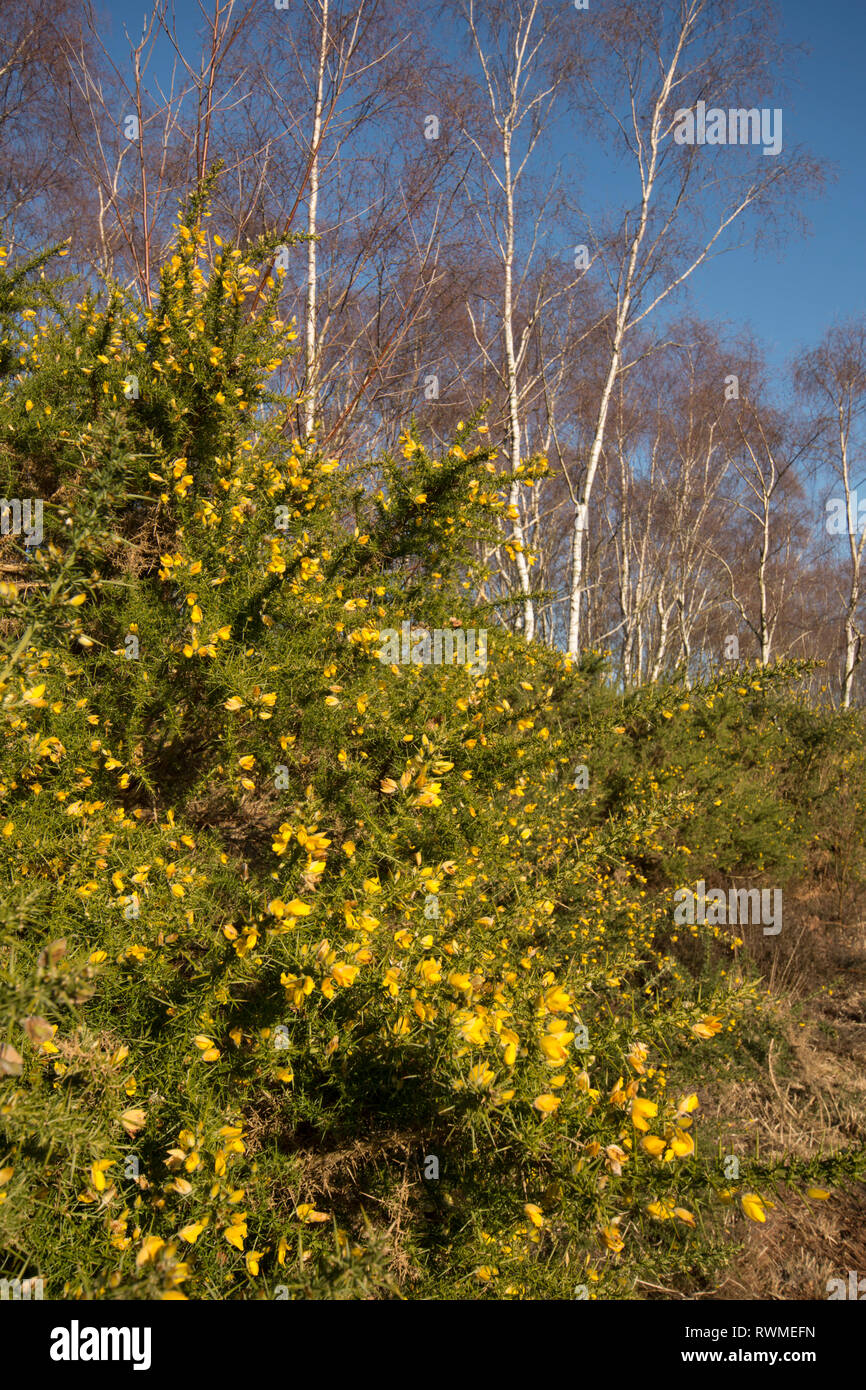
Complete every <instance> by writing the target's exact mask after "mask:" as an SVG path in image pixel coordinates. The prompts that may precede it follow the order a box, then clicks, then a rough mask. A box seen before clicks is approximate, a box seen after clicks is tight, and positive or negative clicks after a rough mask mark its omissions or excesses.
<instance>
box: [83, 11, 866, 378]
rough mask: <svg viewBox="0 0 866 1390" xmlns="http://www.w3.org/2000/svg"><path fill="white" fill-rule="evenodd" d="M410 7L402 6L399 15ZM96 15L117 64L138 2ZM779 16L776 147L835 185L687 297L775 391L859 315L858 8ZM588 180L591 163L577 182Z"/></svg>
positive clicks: (865, 184) (708, 273) (862, 21)
mask: <svg viewBox="0 0 866 1390" xmlns="http://www.w3.org/2000/svg"><path fill="white" fill-rule="evenodd" d="M419 2H420V3H423V0H407V13H411V8H412V5H413V4H417V3H419ZM646 2H647V3H651V0H646ZM260 3H261V4H262V5H263V6H265V5H266V4H267V0H260ZM593 3H597V4H603V3H604V0H593ZM176 4H177V13H178V18H179V28H180V31H181V34H182V35H185V36H189V37H192V35H193V32H194V30H195V28H196V21H197V20H198V18H199V9H198V3H197V0H176ZM100 8H101V9H102V12H103V13H106V14H107V15H108V17H109V24H108V26H107V29H108V31H109V32H108V33H107V34H106V37H107V38H108V42H109V46H110V48H111V49H112V50H113V52H114V53H115V54H116V55H118V56H119V54H120V53H121V52H122V51H123V50H124V44H123V38H122V31H123V25H124V23H125V24H126V25H127V26H128V28H129V29H130V32H131V33H133V32H135V31H136V30H137V29H138V25H139V24H140V22H141V18H142V16H143V14H144V11H145V9H146V8H148V7H147V5H146V0H139V4H138V5H137V6H136V7H135V8H133V7H132V6H131V5H130V4H129V0H102V4H101V7H100ZM781 8H782V21H783V36H784V38H785V39H786V40H787V42H788V43H789V44H793V45H796V46H798V47H802V48H804V49H805V50H806V51H805V52H803V53H798V54H797V55H796V58H795V62H794V64H793V67H792V69H791V70H790V71H789V72H788V73H787V74H786V85H787V86H788V88H789V91H788V93H787V94H786V96H785V98H784V101H783V103H782V104H783V109H784V141H785V147H786V148H789V147H790V146H793V145H800V144H802V145H806V146H808V147H809V148H810V149H811V151H812V152H813V153H814V154H816V155H817V156H818V157H819V158H821V159H822V160H825V161H827V162H828V163H829V164H830V165H832V166H834V167H835V175H836V178H835V181H834V180H833V179H831V180H830V181H828V184H827V186H826V188H825V191H824V193H823V194H821V195H818V196H816V197H812V198H810V200H809V201H808V202H807V203H806V204H805V205H804V206H803V208H802V212H803V214H804V215H805V217H806V218H807V219H808V221H809V222H811V224H812V232H811V235H809V236H806V237H803V236H801V235H799V234H794V235H791V236H789V238H788V239H787V240H786V241H785V243H784V244H783V245H782V246H781V248H778V249H775V248H771V249H768V250H765V251H763V252H762V253H761V254H760V255H758V256H756V255H755V253H754V251H753V250H752V249H751V248H750V247H748V246H745V247H742V248H737V249H734V250H732V251H731V252H729V253H727V254H724V255H722V256H720V257H719V258H717V259H716V260H714V261H712V262H711V263H708V264H706V265H705V266H703V267H702V268H701V269H700V271H699V272H697V273H696V275H695V277H694V278H693V280H692V282H691V286H690V290H689V296H688V307H689V308H690V309H691V310H692V312H694V313H696V314H698V315H699V316H701V317H706V318H709V319H712V320H717V321H719V322H723V323H727V324H729V325H730V328H731V331H732V332H733V333H736V332H738V331H739V330H740V329H742V328H744V327H748V328H750V329H751V330H753V331H754V333H755V334H756V336H757V337H758V338H759V339H760V340H761V341H762V342H763V343H764V346H765V349H766V351H767V354H768V357H769V360H770V363H771V365H772V366H773V368H774V370H775V371H776V372H777V373H778V376H779V384H780V387H782V382H783V379H784V375H785V367H786V363H787V362H788V360H789V359H790V357H791V356H792V355H793V354H794V353H796V352H797V351H798V350H799V349H800V348H802V347H806V346H810V345H811V344H813V343H815V342H816V341H817V340H818V339H819V338H820V337H821V335H822V334H823V333H824V331H825V329H826V328H827V327H828V326H829V324H830V323H831V322H832V321H833V320H834V319H838V318H844V317H846V316H848V315H853V314H862V313H863V312H864V311H866V254H864V228H866V157H864V156H866V77H864V73H863V62H864V58H866V9H864V7H862V6H861V4H859V3H858V0H820V3H816V0H781ZM767 104H768V105H776V104H779V103H778V102H777V101H774V100H768V102H767ZM595 172H596V169H595V160H594V159H593V160H592V161H590V162H589V163H588V165H587V166H586V173H587V174H588V175H589V176H590V178H592V176H593V174H594V173H595ZM610 172H611V171H610V169H609V168H608V175H607V177H608V178H610ZM616 182H618V180H616V179H615V178H614V183H616ZM575 240H576V241H578V240H580V238H578V237H576V238H575Z"/></svg>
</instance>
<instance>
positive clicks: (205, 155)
mask: <svg viewBox="0 0 866 1390" xmlns="http://www.w3.org/2000/svg"><path fill="white" fill-rule="evenodd" d="M137 22H138V21H137V19H136V23H137ZM792 73H793V68H792V66H791V55H790V54H789V53H788V52H787V50H786V47H785V45H784V44H783V42H782V41H781V39H780V37H779V34H778V26H777V23H776V18H775V17H774V12H773V10H772V8H768V7H767V6H766V5H764V4H757V3H755V4H746V5H741V4H739V3H735V0H682V2H681V3H680V0H676V3H674V0H663V3H660V4H656V5H652V6H646V5H643V4H641V3H638V0H614V2H613V3H610V4H605V5H599V6H597V7H590V8H589V9H586V10H578V9H576V8H575V7H573V6H570V5H567V4H564V3H561V0H519V3H516V4H514V3H512V4H505V3H503V2H502V0H485V3H483V4H477V3H475V0H447V2H446V3H444V4H442V5H433V4H429V5H428V4H425V3H416V4H415V5H414V6H410V7H408V8H406V7H405V6H403V5H400V4H397V3H395V0H305V2H302V0H290V3H287V4H286V5H283V4H282V3H265V0H255V3H240V2H239V0H208V3H207V4H206V5H204V6H203V7H202V10H201V12H199V11H198V9H196V10H195V11H194V12H193V10H192V8H191V9H190V11H189V12H188V13H187V12H185V11H183V12H181V13H180V15H179V16H178V15H177V14H176V13H175V11H174V10H173V9H172V7H171V6H169V5H168V3H167V0H158V3H156V4H155V5H154V6H153V7H152V8H151V9H150V10H149V11H148V13H147V15H146V16H145V21H144V28H143V30H142V31H139V30H138V29H130V30H129V32H128V33H126V34H124V33H123V32H122V31H121V26H120V24H119V22H118V21H117V20H116V19H115V20H113V21H112V22H111V23H107V22H106V16H105V15H102V14H100V12H99V11H98V10H97V9H96V8H95V7H92V6H90V5H81V4H78V3H73V0H58V3H57V4H55V5H53V6H51V7H46V6H44V5H42V4H41V3H40V2H39V0H7V3H6V4H5V5H4V24H3V33H2V35H0V170H2V173H0V219H2V220H0V228H2V233H3V237H2V240H3V242H4V244H5V246H6V247H7V249H8V251H9V254H10V257H11V259H12V260H13V261H14V260H15V259H16V258H20V257H21V256H24V255H26V254H27V253H28V252H31V251H33V250H35V249H37V248H39V247H42V246H44V245H46V244H48V243H57V242H63V243H64V244H65V245H66V248H67V251H68V257H67V264H68V265H69V267H70V274H71V275H73V276H74V277H76V278H77V280H78V281H79V282H80V284H81V292H82V294H84V293H86V292H87V291H88V290H89V289H90V288H92V287H93V286H94V285H96V284H104V283H105V282H106V281H108V282H113V283H115V284H117V285H119V286H121V287H124V288H126V289H128V290H130V291H131V292H133V293H134V294H135V295H136V296H140V298H141V301H142V302H143V303H144V305H146V306H148V307H152V306H153V305H154V304H155V303H156V301H157V298H158V291H159V284H158V268H159V266H160V264H161V263H162V261H163V258H164V254H165V250H166V247H167V246H168V245H169V244H170V242H171V238H172V236H173V231H174V226H175V219H176V215H177V208H178V204H179V201H182V200H184V199H186V198H187V197H188V196H189V194H190V192H191V191H193V190H194V189H195V188H196V187H198V186H200V185H201V182H202V180H203V179H204V178H205V176H206V175H208V174H209V173H210V172H212V171H213V170H215V169H218V170H219V174H218V178H217V180H216V183H215V185H214V217H215V219H216V222H215V224H216V223H218V224H219V226H220V227H221V228H222V229H228V230H229V233H230V235H231V237H233V239H234V247H235V249H236V250H237V251H238V255H239V256H240V253H241V252H242V251H244V252H245V251H246V249H247V248H248V247H249V245H250V244H251V243H255V244H260V243H261V242H262V241H264V243H265V244H266V245H267V246H268V247H269V253H270V261H269V263H267V264H265V265H264V267H263V269H262V271H261V278H260V280H259V282H258V283H257V284H255V285H252V286H249V287H248V288H247V289H246V290H241V291H239V293H240V294H241V299H240V300H239V302H240V303H241V304H244V305H245V312H252V310H253V309H254V308H255V307H256V306H257V305H258V303H259V301H260V299H261V297H262V295H264V294H267V293H270V289H271V286H272V284H273V283H275V280H274V275H275V273H276V274H277V276H279V274H283V275H284V278H283V280H282V293H281V298H280V309H281V312H282V313H284V315H285V317H286V318H287V319H290V318H292V317H293V316H294V317H295V318H296V319H297V332H298V352H297V354H296V355H295V356H294V357H293V358H290V359H288V360H286V361H285V362H284V363H283V364H282V365H281V366H280V367H279V368H277V367H275V368H274V384H275V388H276V389H277V390H279V392H280V393H281V394H288V395H289V396H290V397H291V399H292V402H293V404H292V406H291V408H290V410H289V411H288V412H287V415H286V422H285V429H286V432H287V433H288V434H291V435H292V437H295V438H297V439H299V440H300V441H302V442H303V443H304V444H306V445H309V444H311V443H312V442H314V443H315V447H316V448H317V449H319V450H321V451H322V452H323V453H324V454H326V455H327V456H328V457H333V458H336V459H338V460H349V459H357V458H359V457H375V456H377V455H378V454H381V453H382V452H397V451H398V448H399V443H398V441H399V438H400V435H401V432H402V430H403V429H404V428H405V426H406V425H407V423H409V422H410V421H411V420H412V419H413V417H414V420H415V424H416V427H417V430H418V432H419V437H423V438H426V439H428V440H431V439H432V441H433V443H434V446H435V447H438V446H439V445H441V444H443V443H444V442H446V441H447V442H450V441H452V440H453V439H454V436H455V432H456V431H457V429H458V427H459V425H460V423H461V422H463V421H465V420H466V419H467V418H468V417H470V416H471V415H472V414H473V412H474V411H475V410H476V408H477V407H478V405H479V404H480V403H481V402H488V410H487V422H488V427H489V432H490V437H491V439H492V440H493V441H494V442H495V444H496V445H497V447H498V449H499V454H498V461H497V468H498V469H499V470H500V474H499V482H500V485H501V487H502V488H503V489H504V491H505V492H506V494H507V497H508V504H509V505H508V511H507V514H506V516H505V517H504V519H503V523H502V526H501V528H500V532H499V534H498V536H495V537H493V538H492V539H490V540H489V542H481V541H480V540H479V547H480V548H481V549H482V558H483V560H484V561H485V562H486V567H487V571H488V577H487V579H486V580H485V581H484V582H483V584H482V585H481V588H480V591H479V597H481V598H482V599H484V600H485V601H487V602H490V601H495V602H496V603H497V607H496V613H497V615H498V620H499V621H501V622H502V623H503V624H505V625H507V626H509V627H510V628H511V629H512V630H514V631H521V632H522V633H523V634H524V635H525V636H526V637H528V638H533V639H535V640H536V641H538V642H542V643H545V644H549V645H551V646H558V647H561V648H565V649H567V650H568V651H569V652H570V653H572V654H576V653H577V652H578V651H580V650H584V649H595V650H604V651H610V652H611V653H612V654H613V659H614V662H615V664H616V666H617V669H618V673H619V677H620V679H621V681H622V682H623V684H625V685H633V684H638V683H641V682H646V681H650V682H653V681H657V680H659V679H661V678H662V677H663V676H669V675H671V674H673V673H675V672H679V673H680V674H682V675H684V676H685V678H686V679H688V680H693V679H695V678H697V677H698V676H699V675H700V674H701V673H703V672H705V671H706V670H707V669H708V668H713V667H715V666H718V665H719V663H721V662H723V661H725V660H731V661H737V660H740V661H752V660H757V661H759V662H760V663H761V664H762V665H764V666H767V665H769V664H771V663H772V662H773V661H774V660H776V659H778V658H781V657H787V656H795V657H806V658H816V659H818V660H820V661H822V662H823V663H825V665H824V666H823V667H822V668H820V669H819V670H817V671H816V673H815V676H814V683H815V684H814V693H815V694H816V695H819V696H823V697H824V698H827V699H832V700H833V701H836V702H838V703H841V704H842V705H849V704H851V703H860V702H861V700H862V692H863V684H862V673H861V672H860V669H859V668H860V666H861V662H862V654H863V652H862V646H863V630H864V629H863V619H864V604H863V597H862V592H861V590H862V575H861V571H862V561H863V549H864V538H866V528H864V526H863V525H862V524H861V522H860V519H859V516H858V499H857V495H856V491H857V485H858V482H860V481H861V480H860V478H859V474H858V472H857V469H858V459H859V454H860V451H861V449H862V424H863V418H864V406H866V322H864V320H863V319H862V318H861V319H852V320H851V321H849V322H847V323H843V324H835V325H830V324H828V328H827V332H826V335H825V336H824V338H823V340H822V341H821V342H820V343H818V344H816V345H815V346H814V347H813V348H812V350H811V351H808V352H803V353H802V354H801V355H800V356H799V358H798V359H797V360H796V361H793V362H792V363H791V365H790V370H789V371H788V372H787V373H786V375H785V379H784V380H780V379H779V378H778V375H774V373H773V371H772V370H771V368H770V366H769V364H768V362H767V361H766V359H765V357H764V355H763V353H762V348H761V345H760V344H759V343H757V342H755V341H753V340H752V339H751V338H749V337H748V336H745V335H740V336H731V335H730V334H729V333H726V332H724V331H723V330H722V329H721V328H720V327H719V326H718V325H715V324H713V323H708V322H704V321H701V320H700V319H699V318H697V317H695V316H694V314H693V313H692V312H686V308H687V306H686V305H685V304H684V301H683V295H684V294H685V292H687V291H688V290H690V289H692V288H693V287H694V289H696V290H698V291H699V287H700V282H701V276H702V274H703V271H704V269H705V266H706V264H707V262H708V261H709V260H710V259H711V258H713V257H715V256H716V255H718V254H719V253H720V252H722V251H724V250H726V249H728V248H730V247H731V246H733V245H734V244H742V243H743V242H744V240H746V239H747V238H750V237H751V238H753V239H754V240H755V241H756V243H757V241H759V240H760V238H761V237H766V236H767V235H768V234H769V233H772V234H773V235H774V236H775V235H785V234H788V235H790V234H800V233H801V232H802V226H801V221H802V208H803V206H804V203H806V202H807V201H808V197H809V196H810V194H812V193H813V192H815V191H817V190H819V189H820V186H821V183H822V180H823V178H824V170H823V169H822V167H821V166H820V164H819V162H818V161H817V160H816V159H815V158H814V157H813V156H812V155H811V154H810V153H809V152H808V151H807V150H804V149H802V148H792V147H790V146H789V145H788V144H787V143H785V142H784V141H783V146H782V148H781V149H780V150H779V151H778V152H777V153H770V154H767V153H765V151H764V149H763V148H762V147H761V146H760V145H759V144H755V143H752V144H745V143H741V144H737V145H720V146H719V147H713V146H711V145H699V144H684V143H679V142H678V140H677V139H675V138H674V132H675V131H676V130H677V129H678V126H681V124H682V122H678V121H677V112H682V111H683V110H687V109H691V108H693V107H695V106H696V105H697V103H698V102H699V101H700V102H703V103H704V104H705V106H706V107H707V108H712V107H718V108H721V109H722V110H724V109H727V108H735V109H737V110H739V111H743V112H745V111H748V110H755V111H756V112H757V111H759V110H764V109H766V108H768V107H771V108H774V109H775V108H780V109H784V85H783V84H784V80H785V79H787V78H789V77H790V76H791V75H792ZM745 125H746V123H745V122H743V127H744V128H745ZM740 139H741V140H742V139H743V135H742V131H741V134H740ZM602 169H603V170H606V173H604V174H603V175H600V174H599V170H602ZM221 242H222V239H221ZM220 244H221V243H220ZM226 249H228V250H230V249H231V247H230V246H229V247H227V248H226ZM756 251H757V246H756ZM5 346H6V349H7V350H8V351H14V350H15V346H14V344H7V345H5ZM23 365H24V361H23V360H22V366H23ZM130 389H134V387H131V388H130Z"/></svg>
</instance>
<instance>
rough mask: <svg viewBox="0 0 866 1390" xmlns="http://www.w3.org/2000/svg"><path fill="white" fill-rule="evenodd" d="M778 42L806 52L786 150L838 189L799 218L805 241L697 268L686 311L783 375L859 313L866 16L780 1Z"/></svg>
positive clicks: (865, 306)
mask: <svg viewBox="0 0 866 1390" xmlns="http://www.w3.org/2000/svg"><path fill="white" fill-rule="evenodd" d="M782 16H783V22H784V34H785V37H786V39H787V40H788V42H789V43H794V44H798V45H799V44H803V45H806V46H807V47H808V48H809V49H810V50H811V52H810V53H805V54H802V55H798V57H797V63H796V67H795V73H796V77H797V81H796V82H795V83H792V84H791V85H792V91H791V95H790V99H786V100H785V104H784V112H785V115H784V136H785V144H786V145H788V144H789V143H790V144H791V145H798V144H804V145H808V146H809V147H810V148H811V149H812V151H813V152H814V153H815V154H816V155H818V156H819V157H820V158H822V159H825V160H828V161H829V162H831V163H832V164H834V165H835V166H836V173H837V181H836V182H835V183H832V182H831V183H828V185H827V187H826V189H825V192H824V194H823V196H821V197H820V198H818V199H812V200H811V201H810V202H808V203H807V204H806V205H805V206H804V208H803V212H804V213H805V215H806V217H807V218H808V220H809V221H810V222H811V223H812V226H813V230H812V235H811V236H809V237H807V238H805V239H804V238H793V239H791V240H789V241H787V242H786V244H785V245H784V246H783V247H782V248H781V250H780V251H779V252H775V251H769V252H764V253H763V254H762V255H761V256H760V257H759V258H756V257H755V256H754V255H753V254H752V253H751V252H750V251H748V250H745V249H744V250H740V251H736V252H733V253H732V254H731V255H729V256H724V257H722V258H721V260H720V261H719V262H716V263H715V264H714V265H711V266H708V267H706V268H705V270H704V272H703V273H702V275H701V280H700V284H698V283H697V281H696V282H695V289H694V293H693V302H694V304H695V307H696V309H698V310H699V311H700V313H701V314H702V316H703V315H705V316H707V317H711V318H718V319H724V320H727V321H729V322H731V324H732V325H734V326H736V327H739V326H742V325H745V324H748V325H750V326H751V327H752V328H753V329H754V330H755V332H756V334H757V335H758V336H759V337H760V338H761V339H762V340H763V341H764V343H765V346H766V348H767V350H768V354H769V356H770V360H771V362H772V363H773V365H774V366H776V367H777V368H782V367H783V366H784V364H785V362H786V360H787V359H788V357H789V356H790V355H791V354H793V353H794V352H795V351H796V350H797V349H798V348H800V347H805V346H809V345H811V344H812V343H813V342H815V341H817V339H818V338H820V337H821V335H822V334H823V332H824V331H825V329H826V328H827V327H828V326H829V324H830V323H831V322H832V320H833V319H834V318H846V317H848V316H850V315H855V314H862V313H864V311H866V250H864V227H866V75H864V71H863V65H864V59H866V10H864V8H863V7H862V6H861V5H860V4H858V3H857V0H820V3H815V0H782Z"/></svg>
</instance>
